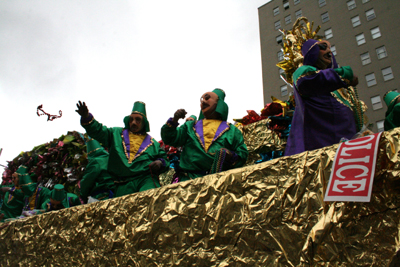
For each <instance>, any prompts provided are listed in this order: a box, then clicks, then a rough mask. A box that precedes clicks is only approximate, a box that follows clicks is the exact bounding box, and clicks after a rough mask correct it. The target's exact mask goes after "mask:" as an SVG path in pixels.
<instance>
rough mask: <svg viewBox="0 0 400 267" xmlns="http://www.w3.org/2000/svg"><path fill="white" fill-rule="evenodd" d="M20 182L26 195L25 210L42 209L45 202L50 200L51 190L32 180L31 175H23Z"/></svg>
mask: <svg viewBox="0 0 400 267" xmlns="http://www.w3.org/2000/svg"><path fill="white" fill-rule="evenodd" d="M19 183H20V185H21V190H22V192H23V193H24V196H25V199H24V208H23V211H27V210H34V209H36V210H38V209H41V207H42V205H43V203H45V202H47V201H48V200H49V198H50V190H49V189H48V188H46V187H41V186H38V185H37V183H35V182H33V181H32V178H31V176H30V175H24V176H22V177H21V178H20V179H19Z"/></svg>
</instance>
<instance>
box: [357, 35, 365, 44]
mask: <svg viewBox="0 0 400 267" xmlns="http://www.w3.org/2000/svg"><path fill="white" fill-rule="evenodd" d="M356 41H357V44H358V45H362V44H365V36H364V34H363V33H361V34H359V35H356Z"/></svg>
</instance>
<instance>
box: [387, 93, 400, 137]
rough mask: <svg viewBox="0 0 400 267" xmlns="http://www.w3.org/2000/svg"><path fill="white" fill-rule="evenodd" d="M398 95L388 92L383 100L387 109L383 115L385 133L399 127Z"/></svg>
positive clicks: (399, 102) (399, 107)
mask: <svg viewBox="0 0 400 267" xmlns="http://www.w3.org/2000/svg"><path fill="white" fill-rule="evenodd" d="M399 96H400V94H399V93H397V92H396V91H389V92H387V93H386V94H385V96H384V97H383V99H384V100H385V103H386V106H387V107H388V109H387V111H386V114H385V123H384V126H385V131H389V130H391V129H393V128H396V127H400V97H399Z"/></svg>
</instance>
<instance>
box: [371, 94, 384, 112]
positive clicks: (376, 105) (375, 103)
mask: <svg viewBox="0 0 400 267" xmlns="http://www.w3.org/2000/svg"><path fill="white" fill-rule="evenodd" d="M371 103H372V109H373V110H377V109H381V108H382V107H383V106H382V101H381V97H380V96H379V95H377V96H374V97H371Z"/></svg>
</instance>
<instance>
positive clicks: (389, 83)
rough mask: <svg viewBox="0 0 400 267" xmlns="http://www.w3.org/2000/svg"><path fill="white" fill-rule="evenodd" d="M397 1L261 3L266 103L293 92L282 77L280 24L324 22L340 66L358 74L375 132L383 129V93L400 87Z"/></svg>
mask: <svg viewBox="0 0 400 267" xmlns="http://www.w3.org/2000/svg"><path fill="white" fill-rule="evenodd" d="M399 14H400V1H399V0H272V1H270V2H268V3H266V4H265V5H263V6H261V7H259V8H258V15H259V24H260V41H261V58H262V73H263V88H264V104H266V103H269V102H271V96H275V97H277V98H280V99H282V100H286V99H287V98H288V96H289V94H290V93H291V92H292V91H293V89H292V88H291V87H290V86H287V85H286V83H285V82H284V81H283V80H282V79H281V78H280V73H281V71H280V70H279V68H278V67H277V66H276V64H277V63H278V62H279V61H281V60H282V59H283V58H282V56H283V53H282V52H281V48H282V42H281V38H282V36H281V33H280V32H279V29H285V30H291V29H292V27H293V23H294V22H295V21H296V19H297V18H298V17H301V16H304V17H307V19H308V20H309V21H310V22H311V21H313V22H314V27H313V29H314V30H315V29H316V27H317V26H318V25H320V26H321V29H320V30H319V32H318V34H319V35H322V36H324V39H326V40H328V41H329V42H330V43H331V45H332V52H333V53H334V54H335V57H336V60H337V62H338V64H339V65H340V66H346V65H349V66H351V67H352V69H353V72H354V74H355V75H357V76H358V79H359V84H358V86H357V89H358V93H359V97H360V99H361V100H363V101H364V102H365V104H367V106H368V111H367V113H366V115H367V116H368V118H369V123H372V125H373V127H372V130H373V131H374V132H377V131H382V130H383V121H384V118H385V112H386V105H385V103H384V100H383V96H384V94H385V93H386V92H387V91H389V90H400V84H399V81H400V53H399V51H398V50H399V48H398V47H397V43H398V41H400V36H399V31H398V30H399V26H400V15H399Z"/></svg>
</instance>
